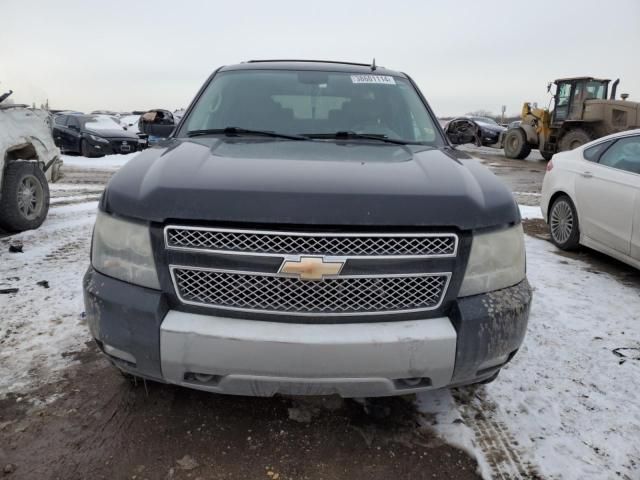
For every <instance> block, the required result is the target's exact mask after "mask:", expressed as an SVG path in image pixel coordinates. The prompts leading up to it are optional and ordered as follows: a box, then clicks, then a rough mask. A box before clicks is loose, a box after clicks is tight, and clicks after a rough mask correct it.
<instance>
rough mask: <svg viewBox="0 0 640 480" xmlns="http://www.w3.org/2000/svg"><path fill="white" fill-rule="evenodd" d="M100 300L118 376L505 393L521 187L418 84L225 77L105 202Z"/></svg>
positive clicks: (376, 76)
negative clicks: (469, 144)
mask: <svg viewBox="0 0 640 480" xmlns="http://www.w3.org/2000/svg"><path fill="white" fill-rule="evenodd" d="M92 242H93V243H92V255H91V265H90V267H89V269H88V271H87V273H86V275H85V277H84V298H85V307H86V312H87V319H88V324H89V328H90V330H91V334H92V336H93V337H94V339H95V340H96V343H97V345H98V346H99V348H100V349H101V350H102V351H103V352H104V353H105V354H106V355H107V357H108V358H109V359H110V360H111V361H112V363H113V364H114V365H115V366H116V367H117V368H118V369H120V370H121V371H123V372H126V373H128V374H130V375H134V376H136V377H142V378H145V379H151V380H157V381H160V382H168V383H172V384H177V385H182V386H186V387H191V388H196V389H201V390H206V391H210V392H219V393H228V394H240V395H260V396H271V395H274V394H277V393H283V394H284V393H286V394H300V395H318V394H336V393H337V394H340V395H342V396H344V397H375V396H388V395H402V394H407V393H412V392H417V391H421V390H428V389H435V388H441V387H447V386H459V385H467V384H474V383H480V382H489V381H492V380H493V379H495V378H496V376H497V375H498V372H499V371H500V369H501V368H502V367H503V366H504V365H506V364H507V362H509V361H510V360H511V359H512V358H513V356H514V355H515V354H516V352H517V351H518V349H519V347H520V345H521V343H522V341H523V339H524V336H525V331H526V328H527V320H528V316H529V307H530V302H531V288H530V286H529V283H528V281H527V279H526V275H525V250H524V235H523V230H522V224H521V219H520V213H519V209H518V206H517V205H516V203H515V201H514V198H513V195H512V194H511V192H510V191H509V189H508V188H507V187H506V186H505V185H504V184H502V182H500V181H499V180H498V179H497V178H496V177H495V176H494V175H493V174H492V173H491V172H490V171H489V170H488V169H487V168H486V167H484V166H483V165H481V164H480V163H479V162H477V161H476V160H474V159H473V158H471V157H470V156H469V155H467V154H466V153H464V152H461V151H457V150H455V149H454V148H453V147H452V146H451V145H450V144H449V142H448V141H447V139H446V136H445V135H444V132H443V130H442V129H441V127H440V126H439V124H438V122H437V120H436V117H435V116H434V114H433V112H432V111H431V109H430V107H429V105H428V104H427V102H426V100H425V99H424V97H423V96H422V94H421V93H420V91H419V90H418V88H417V86H416V85H415V83H414V82H413V81H412V80H411V78H410V77H409V76H407V75H406V74H403V73H399V72H396V71H392V70H387V69H384V68H381V67H376V66H375V65H367V64H352V63H344V62H314V61H295V60H288V61H250V62H246V63H242V64H238V65H232V66H226V67H222V68H220V69H218V70H216V71H215V72H214V73H213V74H212V75H211V77H210V78H209V79H208V80H207V81H206V83H205V84H204V86H203V87H202V89H201V90H200V92H199V93H198V94H197V96H196V98H195V100H194V101H193V102H192V104H191V106H190V107H189V108H188V110H187V112H186V113H185V116H184V118H183V119H182V122H181V124H180V127H179V129H178V130H177V131H176V132H174V133H173V134H172V135H171V137H170V138H169V139H168V140H167V141H166V142H165V143H163V144H162V145H159V146H157V147H156V148H153V149H149V150H147V151H145V152H143V153H141V154H140V155H139V156H138V157H136V158H135V159H134V160H133V161H131V162H129V163H127V164H126V165H125V166H124V167H123V168H122V169H121V170H119V171H118V172H117V173H116V174H115V175H114V176H113V177H112V178H111V180H110V182H109V184H108V185H107V187H106V189H105V192H104V195H103V197H102V199H101V201H100V204H99V212H98V216H97V220H96V224H95V230H94V235H93V241H92Z"/></svg>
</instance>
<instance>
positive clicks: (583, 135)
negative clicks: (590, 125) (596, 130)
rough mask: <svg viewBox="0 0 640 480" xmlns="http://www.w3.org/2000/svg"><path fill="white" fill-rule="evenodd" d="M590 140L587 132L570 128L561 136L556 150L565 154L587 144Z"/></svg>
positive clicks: (590, 137) (589, 134)
mask: <svg viewBox="0 0 640 480" xmlns="http://www.w3.org/2000/svg"><path fill="white" fill-rule="evenodd" d="M591 140H593V136H592V135H591V133H590V132H589V131H587V130H584V129H583V128H572V129H571V130H569V131H568V132H566V133H565V134H564V135H563V136H562V138H561V139H560V143H559V144H558V149H559V150H560V151H561V152H566V151H567V150H573V149H574V148H578V147H580V146H582V145H584V144H585V143H589V142H590V141H591Z"/></svg>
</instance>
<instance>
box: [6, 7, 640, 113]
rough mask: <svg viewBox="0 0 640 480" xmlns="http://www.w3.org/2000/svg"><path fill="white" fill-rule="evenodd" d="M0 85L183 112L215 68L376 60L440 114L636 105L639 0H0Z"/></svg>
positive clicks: (61, 100) (30, 97)
mask: <svg viewBox="0 0 640 480" xmlns="http://www.w3.org/2000/svg"><path fill="white" fill-rule="evenodd" d="M0 12H1V16H2V20H3V21H2V28H1V29H0V90H8V89H13V90H14V91H15V94H14V95H15V97H14V99H15V101H16V102H25V103H31V102H34V101H35V102H36V103H38V104H39V103H41V102H43V101H44V100H45V99H47V98H48V99H49V103H50V105H51V108H69V109H78V110H82V111H90V110H94V109H109V110H119V111H126V110H133V109H147V108H154V107H155V108H168V109H171V110H173V109H175V108H179V107H186V106H187V105H188V103H189V102H190V101H191V99H192V97H193V96H194V95H195V93H196V91H197V89H198V88H199V87H200V86H201V84H202V82H203V81H204V80H205V79H206V78H207V76H208V75H209V74H210V73H211V72H212V71H213V70H214V69H215V68H217V67H218V66H220V65H225V64H232V63H238V62H240V61H243V60H249V59H256V58H257V59H259V58H311V59H332V60H346V61H355V62H369V61H370V60H371V59H372V58H373V57H375V58H376V62H377V64H378V65H382V66H386V67H389V68H393V69H397V70H401V71H404V72H406V73H408V74H409V75H411V76H412V77H413V78H414V80H416V82H417V83H418V85H419V86H420V88H421V90H422V91H423V93H424V94H425V96H426V97H427V99H428V100H429V102H430V103H431V106H432V107H433V108H434V110H435V112H436V114H438V115H439V116H445V115H458V114H464V113H466V112H469V111H473V110H477V109H486V110H491V111H494V112H496V113H499V111H500V106H501V105H503V104H504V105H506V106H507V111H508V112H511V113H515V112H519V110H520V108H521V105H522V102H523V101H537V102H539V103H540V104H545V105H546V104H547V102H548V96H547V94H546V85H547V82H549V81H551V80H553V79H555V78H558V77H563V76H578V75H593V76H602V77H606V78H612V79H615V78H617V77H620V78H621V82H620V87H619V89H618V92H628V93H630V94H631V99H635V100H640V62H639V61H638V52H639V51H640V0H609V1H607V2H602V1H596V0H580V1H558V0H554V1H547V0H542V1H541V0H537V1H535V2H522V1H492V0H484V1H477V0H457V1H455V2H451V1H438V2H436V1H427V0H421V1H402V0H396V1H389V0H387V1H377V0H368V1H353V0H339V1H335V0H322V1H315V2H312V3H310V2H305V1H303V0H291V1H277V0H271V1H248V0H245V1H191V0H153V1H141V0H140V1H133V0H128V1H127V0H108V1H98V0H54V1H51V0H2V1H0Z"/></svg>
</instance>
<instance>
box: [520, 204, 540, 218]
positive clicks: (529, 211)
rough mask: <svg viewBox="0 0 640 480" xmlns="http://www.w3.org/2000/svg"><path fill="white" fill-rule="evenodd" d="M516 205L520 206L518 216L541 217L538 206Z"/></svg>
mask: <svg viewBox="0 0 640 480" xmlns="http://www.w3.org/2000/svg"><path fill="white" fill-rule="evenodd" d="M518 207H520V216H522V218H529V219H534V218H542V211H541V210H540V207H539V206H535V207H532V206H529V205H518Z"/></svg>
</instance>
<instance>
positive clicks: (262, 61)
mask: <svg viewBox="0 0 640 480" xmlns="http://www.w3.org/2000/svg"><path fill="white" fill-rule="evenodd" d="M275 62H305V63H337V64H339V65H357V66H359V67H371V64H370V63H355V62H336V61H333V60H300V59H279V60H248V61H247V62H246V63H275Z"/></svg>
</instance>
